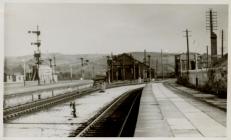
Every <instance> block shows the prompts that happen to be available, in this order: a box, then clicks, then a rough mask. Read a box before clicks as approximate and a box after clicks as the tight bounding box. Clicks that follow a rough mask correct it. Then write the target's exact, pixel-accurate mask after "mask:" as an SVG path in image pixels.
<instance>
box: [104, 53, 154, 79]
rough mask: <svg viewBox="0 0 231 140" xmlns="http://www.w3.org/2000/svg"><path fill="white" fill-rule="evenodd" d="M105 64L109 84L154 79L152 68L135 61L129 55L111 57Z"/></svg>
mask: <svg viewBox="0 0 231 140" xmlns="http://www.w3.org/2000/svg"><path fill="white" fill-rule="evenodd" d="M148 63H149V62H148ZM107 64H108V68H107V77H108V81H110V82H113V81H120V80H137V79H143V80H147V79H153V78H154V77H155V71H154V69H153V68H151V67H149V65H148V64H144V63H142V62H140V61H139V60H137V59H135V58H134V57H133V56H132V55H131V54H127V53H123V54H120V55H116V56H112V58H110V59H108V61H107Z"/></svg>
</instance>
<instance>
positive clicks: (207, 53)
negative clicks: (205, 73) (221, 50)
mask: <svg viewBox="0 0 231 140" xmlns="http://www.w3.org/2000/svg"><path fill="white" fill-rule="evenodd" d="M206 48H207V49H206V56H207V68H209V47H208V46H206Z"/></svg>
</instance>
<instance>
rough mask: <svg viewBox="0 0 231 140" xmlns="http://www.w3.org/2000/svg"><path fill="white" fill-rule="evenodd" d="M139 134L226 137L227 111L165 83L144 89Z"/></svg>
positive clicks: (137, 132)
mask: <svg viewBox="0 0 231 140" xmlns="http://www.w3.org/2000/svg"><path fill="white" fill-rule="evenodd" d="M134 136H135V137H225V136H226V112H224V111H222V110H220V109H217V108H215V107H214V106H209V105H208V104H203V103H201V102H200V101H196V100H195V99H191V98H190V97H182V96H180V95H179V94H177V93H175V92H173V91H171V90H170V89H168V88H167V87H165V86H164V85H163V83H151V84H147V85H146V87H145V88H144V89H143V91H142V96H141V100H140V107H139V114H138V118H137V124H136V128H135V133H134Z"/></svg>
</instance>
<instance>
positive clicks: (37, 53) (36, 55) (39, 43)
mask: <svg viewBox="0 0 231 140" xmlns="http://www.w3.org/2000/svg"><path fill="white" fill-rule="evenodd" d="M28 33H33V34H36V37H37V40H36V42H32V43H31V45H35V46H37V51H35V52H34V57H35V59H36V61H37V62H36V64H37V74H38V85H40V77H39V65H40V63H41V62H40V57H41V52H40V48H39V47H40V46H41V40H39V36H40V34H41V32H40V30H39V26H38V25H37V30H36V31H28Z"/></svg>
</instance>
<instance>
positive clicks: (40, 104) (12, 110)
mask: <svg viewBox="0 0 231 140" xmlns="http://www.w3.org/2000/svg"><path fill="white" fill-rule="evenodd" d="M97 90H99V88H95V89H93V88H89V89H87V90H86V89H85V90H81V91H73V92H68V93H65V94H60V95H57V96H53V97H50V98H46V99H41V100H37V101H34V102H30V103H26V104H22V105H18V106H14V107H9V108H5V109H4V110H3V122H4V123H5V122H7V121H9V120H12V119H15V118H17V117H19V116H22V115H24V114H28V113H32V112H35V111H39V110H41V109H44V108H47V107H51V106H54V105H57V104H59V103H62V102H66V101H68V100H72V99H74V98H76V97H78V96H81V95H85V94H86V93H91V92H94V91H97Z"/></svg>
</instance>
